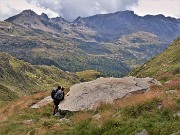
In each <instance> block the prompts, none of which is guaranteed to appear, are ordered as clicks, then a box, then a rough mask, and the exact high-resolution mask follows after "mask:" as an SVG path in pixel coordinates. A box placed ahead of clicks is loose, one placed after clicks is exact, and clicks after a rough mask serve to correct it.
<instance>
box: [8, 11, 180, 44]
mask: <svg viewBox="0 0 180 135" xmlns="http://www.w3.org/2000/svg"><path fill="white" fill-rule="evenodd" d="M5 21H6V22H13V23H16V24H20V25H23V26H25V27H29V28H34V29H40V30H43V31H47V32H52V33H60V34H61V35H62V34H64V35H66V36H68V35H69V36H70V35H71V36H75V37H80V38H83V39H86V40H87V39H91V40H93V39H94V40H96V41H97V42H101V41H103V42H107V41H108V42H110V41H115V40H117V39H118V38H119V37H120V36H122V35H126V34H130V33H135V32H138V31H145V32H149V33H152V34H155V35H157V36H158V37H160V38H161V39H162V40H165V41H168V42H170V41H172V40H173V39H174V38H175V37H177V36H179V35H180V21H179V19H175V18H171V17H165V16H163V15H156V16H153V15H146V16H144V17H140V16H138V15H136V14H134V12H133V11H120V12H116V13H111V14H100V15H94V16H90V17H86V18H81V17H78V18H77V19H76V20H74V21H73V22H68V21H66V20H65V19H63V18H61V17H57V18H48V16H47V15H46V14H44V13H43V14H41V15H37V14H36V13H35V12H34V11H32V10H24V11H23V12H21V13H20V14H18V15H15V16H13V17H10V18H8V19H6V20H5Z"/></svg>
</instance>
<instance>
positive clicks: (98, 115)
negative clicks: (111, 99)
mask: <svg viewBox="0 0 180 135" xmlns="http://www.w3.org/2000/svg"><path fill="white" fill-rule="evenodd" d="M92 118H93V119H96V120H98V119H100V118H101V115H100V114H99V113H98V114H96V115H94V116H92Z"/></svg>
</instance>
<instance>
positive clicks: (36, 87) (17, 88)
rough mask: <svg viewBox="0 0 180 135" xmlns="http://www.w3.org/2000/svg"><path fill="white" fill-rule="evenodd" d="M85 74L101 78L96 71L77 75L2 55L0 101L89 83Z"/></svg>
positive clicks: (92, 77)
mask: <svg viewBox="0 0 180 135" xmlns="http://www.w3.org/2000/svg"><path fill="white" fill-rule="evenodd" d="M84 73H86V74H88V79H90V80H92V79H95V78H97V77H99V76H101V74H100V73H99V72H96V71H84V72H82V73H81V72H78V73H77V74H75V73H69V72H64V71H62V70H60V69H58V68H56V67H54V66H36V65H31V64H30V63H27V62H24V61H22V60H18V59H16V58H14V57H12V56H10V55H9V54H7V53H0V89H1V92H0V99H1V100H10V99H14V98H16V97H17V95H19V96H20V95H27V94H32V93H36V92H38V91H45V90H50V89H52V87H56V86H57V85H62V86H63V87H66V88H67V87H69V86H70V85H72V84H74V83H77V82H80V81H83V80H84V81H87V79H86V78H85V77H83V75H84ZM82 79H83V80H82ZM4 97H6V99H5V98H4Z"/></svg>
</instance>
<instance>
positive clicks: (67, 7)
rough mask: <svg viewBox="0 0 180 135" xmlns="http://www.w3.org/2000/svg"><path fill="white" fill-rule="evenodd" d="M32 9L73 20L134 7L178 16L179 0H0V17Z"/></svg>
mask: <svg viewBox="0 0 180 135" xmlns="http://www.w3.org/2000/svg"><path fill="white" fill-rule="evenodd" d="M25 9H32V10H33V11H35V12H36V13H38V14H41V13H42V12H44V13H46V14H47V15H48V16H49V17H56V16H62V17H63V18H65V19H67V20H69V21H73V20H74V19H75V18H77V17H78V16H81V17H86V16H91V15H95V14H104V13H113V12H116V11H123V10H134V11H135V13H136V14H138V15H146V14H152V15H155V14H164V15H165V16H173V17H177V18H178V17H180V0H0V20H3V19H6V18H8V17H10V16H13V15H15V14H18V13H20V12H21V11H22V10H25Z"/></svg>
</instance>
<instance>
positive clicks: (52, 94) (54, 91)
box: [51, 89, 57, 99]
mask: <svg viewBox="0 0 180 135" xmlns="http://www.w3.org/2000/svg"><path fill="white" fill-rule="evenodd" d="M56 91H57V90H55V89H53V90H52V91H51V98H52V99H54V95H55V94H56Z"/></svg>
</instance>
